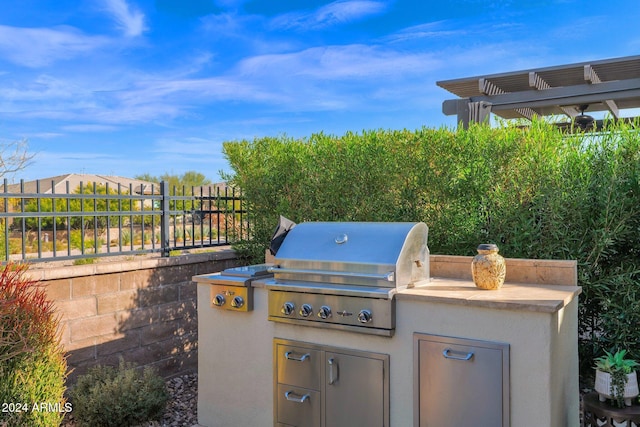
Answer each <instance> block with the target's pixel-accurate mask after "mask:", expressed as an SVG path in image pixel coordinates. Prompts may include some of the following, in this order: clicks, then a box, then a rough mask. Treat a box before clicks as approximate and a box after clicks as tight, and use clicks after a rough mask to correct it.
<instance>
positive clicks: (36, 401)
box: [0, 264, 67, 426]
mask: <svg viewBox="0 0 640 427" xmlns="http://www.w3.org/2000/svg"><path fill="white" fill-rule="evenodd" d="M26 270H27V266H26V265H11V264H10V265H7V266H5V267H4V268H3V269H2V271H1V272H0V402H2V403H7V404H14V407H13V408H11V407H7V408H6V409H7V410H6V411H2V412H0V425H3V426H4V425H6V426H53V425H59V424H60V422H61V421H62V415H63V412H64V410H65V408H66V406H65V403H66V402H65V399H64V390H65V386H64V381H65V378H66V375H67V363H66V359H65V358H64V352H63V349H62V347H61V345H60V339H59V338H60V337H59V334H58V318H57V317H56V315H55V311H54V307H53V305H52V303H51V301H49V300H47V298H46V294H45V292H44V290H43V289H42V288H40V287H38V286H37V284H36V282H34V281H32V280H30V279H28V278H27V277H26V276H25V272H26ZM41 404H45V405H46V406H47V407H46V410H44V409H41V408H42V406H40V405H41Z"/></svg>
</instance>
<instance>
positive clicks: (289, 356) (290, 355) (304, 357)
mask: <svg viewBox="0 0 640 427" xmlns="http://www.w3.org/2000/svg"><path fill="white" fill-rule="evenodd" d="M310 357H311V355H310V354H309V353H305V354H303V355H302V356H300V357H296V356H294V355H293V351H287V352H286V353H285V354H284V358H285V359H287V360H294V361H296V362H304V361H305V360H307V359H308V358H310Z"/></svg>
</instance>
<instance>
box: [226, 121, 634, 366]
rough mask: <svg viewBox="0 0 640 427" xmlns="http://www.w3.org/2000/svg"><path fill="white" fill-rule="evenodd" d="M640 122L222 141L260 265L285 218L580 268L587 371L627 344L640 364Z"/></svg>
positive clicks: (449, 250) (245, 247)
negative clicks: (588, 127)
mask: <svg viewBox="0 0 640 427" xmlns="http://www.w3.org/2000/svg"><path fill="white" fill-rule="evenodd" d="M639 128H640V123H639V122H636V123H632V124H629V123H615V124H614V123H608V125H607V128H606V129H605V130H604V131H603V132H600V133H598V134H593V133H585V134H577V135H571V136H569V135H566V134H563V133H562V132H560V131H559V130H558V129H557V128H556V127H554V126H553V125H550V124H547V123H545V122H543V121H534V122H533V123H532V124H531V126H530V127H528V128H519V127H516V126H509V125H503V126H500V127H495V128H490V127H487V126H471V127H470V128H469V129H468V130H457V131H452V130H449V129H444V128H441V129H430V128H422V129H418V130H416V131H408V130H389V131H384V130H378V131H364V132H362V133H361V134H356V133H347V134H345V135H343V136H341V137H336V136H331V135H325V134H322V133H321V134H314V135H312V136H310V137H309V138H305V139H293V138H289V137H286V136H282V137H279V138H271V137H269V138H257V139H255V140H253V141H246V140H244V141H236V142H226V143H225V144H224V154H225V156H226V158H227V159H228V161H229V163H230V165H231V167H232V169H233V174H230V175H228V176H225V179H227V180H228V181H229V182H230V183H231V184H233V185H235V186H237V187H239V188H241V189H242V191H243V194H244V196H245V198H246V204H247V209H248V211H249V216H250V218H251V220H252V229H251V233H252V236H251V240H247V241H244V242H242V243H241V244H239V245H236V248H237V249H238V251H239V252H240V253H241V254H242V255H244V256H246V257H247V258H249V259H251V261H252V262H258V261H260V260H261V258H262V257H263V255H264V250H265V248H266V247H267V246H268V241H269V238H270V237H271V234H272V232H273V229H274V227H275V226H276V224H277V221H278V216H279V215H284V216H286V217H288V218H290V219H292V220H293V221H296V222H302V221H424V222H425V223H427V225H428V226H429V248H430V250H431V252H432V253H436V254H437V253H440V254H453V255H474V254H475V248H476V247H477V245H478V243H496V244H498V245H499V246H500V252H501V253H502V254H503V255H505V256H507V257H512V258H537V259H575V260H577V261H578V265H579V267H578V276H579V285H581V286H582V287H583V292H582V294H581V295H580V305H579V316H580V318H579V335H580V358H581V368H582V369H583V373H587V372H590V371H591V366H592V362H593V359H594V357H596V356H598V355H601V354H603V351H604V350H606V349H611V348H625V349H628V350H629V354H630V356H631V357H632V358H634V359H640V328H638V327H637V325H639V324H640V286H638V283H639V282H640V239H639V238H638V237H639V236H638V234H639V232H640V199H639V198H640V135H639V132H638V129H639Z"/></svg>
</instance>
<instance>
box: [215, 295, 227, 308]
mask: <svg viewBox="0 0 640 427" xmlns="http://www.w3.org/2000/svg"><path fill="white" fill-rule="evenodd" d="M225 302H227V300H225V299H224V295H222V294H218V295H216V296H215V297H213V305H215V306H218V307H222V306H223V305H224V303H225Z"/></svg>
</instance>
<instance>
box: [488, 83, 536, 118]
mask: <svg viewBox="0 0 640 427" xmlns="http://www.w3.org/2000/svg"><path fill="white" fill-rule="evenodd" d="M478 89H479V90H480V92H481V93H483V94H485V95H489V96H492V95H503V94H505V93H508V92H506V91H505V90H503V89H502V88H499V87H498V86H496V85H495V84H494V83H493V82H491V81H490V80H487V79H485V78H481V79H479V80H478ZM516 112H517V113H518V114H520V115H521V116H522V117H524V118H525V119H529V120H531V119H532V118H533V116H534V114H536V112H535V111H533V110H532V109H531V108H518V109H516Z"/></svg>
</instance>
